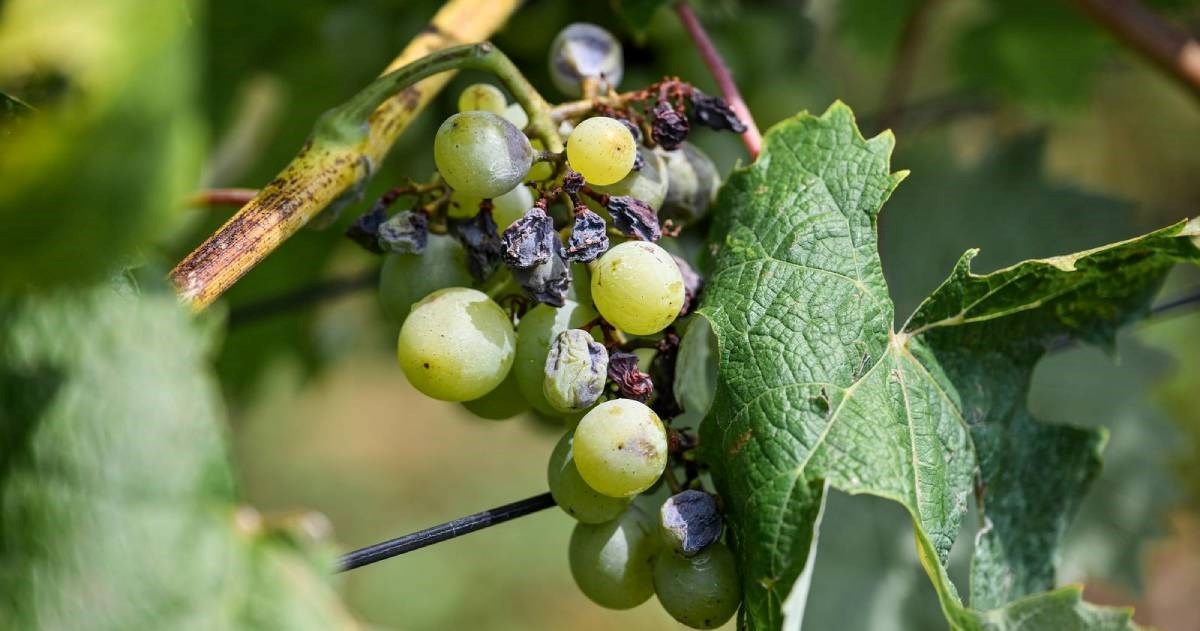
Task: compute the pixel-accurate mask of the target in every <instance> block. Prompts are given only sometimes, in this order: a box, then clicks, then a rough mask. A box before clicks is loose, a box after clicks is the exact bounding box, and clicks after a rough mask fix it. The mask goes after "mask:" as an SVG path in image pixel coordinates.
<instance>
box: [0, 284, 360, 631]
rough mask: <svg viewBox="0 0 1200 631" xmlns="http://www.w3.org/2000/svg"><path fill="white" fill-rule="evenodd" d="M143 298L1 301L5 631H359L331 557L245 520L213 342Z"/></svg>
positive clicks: (0, 558) (251, 518)
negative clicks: (213, 366) (334, 584)
mask: <svg viewBox="0 0 1200 631" xmlns="http://www.w3.org/2000/svg"><path fill="white" fill-rule="evenodd" d="M159 272H160V270H158V271H156V273H155V276H158V273H159ZM146 285H147V287H148V289H147V290H146V291H142V290H140V289H139V287H138V284H137V283H136V281H134V280H133V279H132V278H129V277H125V278H118V279H116V280H115V281H114V282H113V283H111V286H110V285H109V284H101V286H99V287H97V288H93V289H89V290H82V291H77V292H65V291H59V292H54V293H52V294H45V293H43V294H40V295H38V296H26V297H19V298H18V297H8V298H6V299H0V432H2V433H0V437H2V440H0V497H3V498H4V504H3V511H2V512H0V627H2V628H5V629H53V628H79V627H81V626H85V625H86V626H87V627H88V628H91V629H113V630H116V629H153V628H195V629H269V628H288V629H314V630H315V629H336V628H350V627H351V623H350V619H349V617H348V616H347V614H346V612H345V610H344V609H343V608H342V606H341V604H340V603H339V601H338V599H337V597H336V595H335V594H334V593H333V591H332V590H331V589H330V585H329V581H328V575H329V572H330V568H331V567H332V561H333V559H332V555H331V554H330V550H329V548H328V546H324V545H322V546H316V545H313V542H312V541H311V536H310V535H309V534H308V533H309V532H310V531H309V530H308V529H306V528H305V527H304V526H303V525H300V527H293V528H287V527H283V528H272V527H270V526H268V525H266V524H265V523H264V522H263V521H262V518H261V517H260V516H258V514H257V513H254V511H253V509H248V508H239V507H238V505H237V502H238V501H239V500H238V493H237V492H236V490H235V485H234V476H233V471H232V470H231V468H230V462H229V452H228V446H227V445H226V444H225V438H226V434H225V427H224V426H223V424H222V420H221V416H222V406H221V404H220V401H219V399H218V397H217V396H216V394H217V393H216V390H215V388H214V384H213V381H212V377H211V375H210V371H209V370H208V366H207V355H208V353H209V348H208V347H209V345H210V343H211V341H210V340H208V339H206V337H205V336H204V335H202V334H199V333H198V331H197V330H196V328H197V327H196V323H195V321H194V320H193V319H191V318H190V317H189V315H188V314H187V313H186V311H185V310H184V308H183V307H182V306H181V305H180V304H179V302H178V300H177V299H176V298H175V296H174V294H173V292H172V291H171V290H170V289H169V288H168V287H166V286H165V285H166V283H164V282H163V281H162V280H161V277H158V278H152V279H151V280H150V282H148V283H146ZM317 523H318V524H320V523H323V522H317Z"/></svg>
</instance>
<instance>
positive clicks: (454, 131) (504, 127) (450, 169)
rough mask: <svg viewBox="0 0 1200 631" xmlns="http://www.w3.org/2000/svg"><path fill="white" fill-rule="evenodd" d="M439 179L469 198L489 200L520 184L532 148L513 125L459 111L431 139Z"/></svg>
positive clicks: (478, 113)
mask: <svg viewBox="0 0 1200 631" xmlns="http://www.w3.org/2000/svg"><path fill="white" fill-rule="evenodd" d="M433 160H434V162H435V163H436V164H437V169H438V173H441V175H442V179H444V180H446V183H447V184H449V185H450V187H451V188H453V189H454V190H455V191H458V192H459V193H462V194H463V195H466V196H469V197H479V198H492V197H498V196H500V195H503V194H504V193H507V192H508V191H511V190H512V189H513V188H514V187H515V186H516V185H518V184H520V183H521V180H523V179H524V178H525V175H526V174H527V173H529V167H530V166H531V165H532V164H533V147H532V146H531V145H530V144H529V139H528V138H526V137H525V134H523V133H521V130H519V129H517V128H516V126H515V125H513V124H512V123H510V122H508V121H507V120H505V119H504V118H501V117H500V116H498V115H496V114H493V113H491V112H483V111H469V112H459V113H458V114H455V115H453V116H451V117H450V118H447V119H446V121H445V122H444V123H442V126H441V127H439V128H438V131H437V135H436V136H435V137H434V139H433Z"/></svg>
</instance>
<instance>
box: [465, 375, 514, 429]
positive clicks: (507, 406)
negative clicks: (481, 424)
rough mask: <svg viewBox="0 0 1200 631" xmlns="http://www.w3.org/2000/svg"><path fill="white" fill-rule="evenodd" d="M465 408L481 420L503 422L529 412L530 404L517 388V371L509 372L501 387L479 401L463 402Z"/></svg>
mask: <svg viewBox="0 0 1200 631" xmlns="http://www.w3.org/2000/svg"><path fill="white" fill-rule="evenodd" d="M463 407H464V408H467V410H468V411H470V412H471V413H472V414H474V415H475V416H478V417H480V418H486V419H490V420H493V421H502V420H504V419H509V418H512V417H514V416H516V415H518V414H520V413H522V412H524V411H526V410H528V409H529V404H528V403H526V402H525V397H523V396H521V390H520V388H518V387H517V378H516V374H515V371H513V370H509V371H508V376H507V377H505V378H504V381H502V382H500V385H498V386H496V387H495V388H492V391H491V392H489V393H487V394H485V395H483V396H482V397H479V398H478V399H475V400H473V401H465V402H463Z"/></svg>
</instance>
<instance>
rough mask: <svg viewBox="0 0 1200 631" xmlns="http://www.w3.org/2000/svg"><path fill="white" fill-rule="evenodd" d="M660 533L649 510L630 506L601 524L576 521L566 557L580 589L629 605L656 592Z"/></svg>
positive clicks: (604, 603) (612, 605)
mask: <svg viewBox="0 0 1200 631" xmlns="http://www.w3.org/2000/svg"><path fill="white" fill-rule="evenodd" d="M657 541H658V538H657V537H655V536H654V524H653V521H652V520H651V519H650V516H649V515H648V514H646V512H645V511H643V510H642V509H640V508H638V507H637V506H630V507H629V508H628V509H627V510H626V511H625V512H624V513H622V514H621V516H620V518H618V519H615V520H613V521H610V522H605V523H603V524H585V523H582V522H581V523H578V524H575V530H574V531H572V532H571V544H570V547H569V548H568V554H567V558H568V559H569V561H570V565H571V576H572V577H574V578H575V584H576V585H578V586H579V591H581V592H583V595H584V596H587V597H588V598H589V599H591V600H592V602H594V603H596V604H597V605H600V606H601V607H608V608H609V609H630V608H632V607H636V606H638V605H640V604H642V603H644V602H646V601H647V600H649V599H650V595H651V594H653V593H654V569H653V564H654V556H655V553H657V552H658V546H657Z"/></svg>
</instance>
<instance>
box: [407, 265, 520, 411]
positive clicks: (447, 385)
mask: <svg viewBox="0 0 1200 631" xmlns="http://www.w3.org/2000/svg"><path fill="white" fill-rule="evenodd" d="M516 337H517V336H516V333H515V332H514V331H513V327H512V321H511V320H509V317H508V314H507V313H505V312H504V310H503V309H501V308H500V305H498V304H496V303H495V302H492V299H491V298H488V297H487V294H485V293H483V292H481V291H477V290H474V289H467V288H465V287H449V288H446V289H439V290H437V291H435V292H433V293H432V294H429V295H428V296H426V297H425V298H422V299H421V301H420V302H418V303H417V304H415V305H413V308H412V312H411V313H409V314H408V319H407V320H405V321H404V325H403V326H401V327H400V338H399V339H398V340H397V342H396V355H397V357H398V358H399V360H400V369H401V370H403V371H404V375H405V376H406V377H408V381H409V383H411V384H412V385H413V387H415V388H416V389H417V390H420V391H421V392H422V393H424V394H425V395H427V396H430V397H433V398H435V399H441V400H443V401H470V400H472V399H478V398H479V397H482V396H483V395H485V394H487V393H488V392H491V391H492V389H493V388H495V387H496V386H498V385H500V383H501V382H502V381H504V378H505V377H506V376H507V375H508V371H509V369H510V368H511V367H512V364H513V357H514V354H515V349H516V342H517V340H516Z"/></svg>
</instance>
